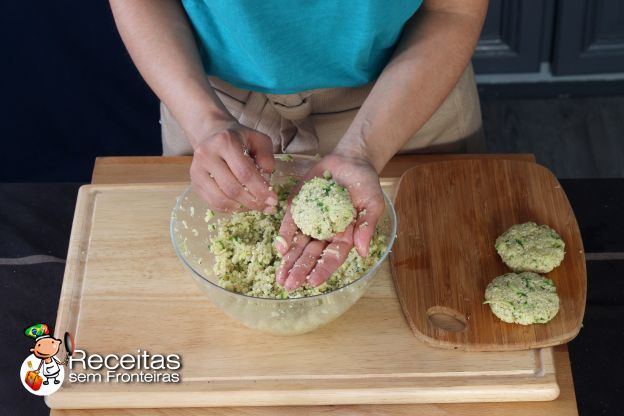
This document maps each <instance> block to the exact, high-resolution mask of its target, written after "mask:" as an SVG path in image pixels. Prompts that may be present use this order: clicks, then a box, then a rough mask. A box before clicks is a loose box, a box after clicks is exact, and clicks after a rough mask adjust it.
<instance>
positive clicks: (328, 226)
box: [291, 178, 355, 240]
mask: <svg viewBox="0 0 624 416" xmlns="http://www.w3.org/2000/svg"><path fill="white" fill-rule="evenodd" d="M291 209H292V217H293V220H294V221H295V224H297V227H299V229H300V230H301V232H303V233H304V234H306V235H309V236H310V237H312V238H316V239H317V240H329V239H331V238H332V237H333V236H334V235H336V234H337V233H341V232H343V231H344V230H345V229H346V228H347V227H348V226H349V224H351V222H352V221H353V219H354V218H355V208H353V204H352V203H351V197H350V196H349V192H348V191H347V190H346V189H345V188H344V187H342V186H340V185H338V184H337V183H336V182H335V181H334V180H333V179H328V178H312V179H311V180H309V181H307V182H306V183H304V184H303V186H302V187H301V190H300V191H299V193H298V194H297V196H295V198H294V199H293V201H292V208H291Z"/></svg>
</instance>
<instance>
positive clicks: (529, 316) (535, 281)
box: [483, 272, 559, 325]
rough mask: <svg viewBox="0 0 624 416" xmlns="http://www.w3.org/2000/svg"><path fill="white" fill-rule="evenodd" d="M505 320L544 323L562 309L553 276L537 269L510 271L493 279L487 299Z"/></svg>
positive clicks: (487, 292) (486, 301)
mask: <svg viewBox="0 0 624 416" xmlns="http://www.w3.org/2000/svg"><path fill="white" fill-rule="evenodd" d="M483 303H487V304H489V305H490V308H491V309H492V312H493V313H494V315H496V316H498V317H499V318H500V319H501V320H502V321H504V322H508V323H516V324H521V325H530V324H538V323H539V324H543V323H546V322H548V321H550V320H551V319H552V318H554V316H555V315H557V312H558V311H559V296H557V289H556V287H555V284H554V283H553V281H552V280H550V279H547V278H545V277H543V276H540V275H539V274H537V273H532V272H522V273H507V274H504V275H502V276H498V277H497V278H495V279H494V280H492V281H491V282H490V284H489V285H488V286H487V289H486V290H485V302H483Z"/></svg>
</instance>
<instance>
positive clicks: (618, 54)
mask: <svg viewBox="0 0 624 416" xmlns="http://www.w3.org/2000/svg"><path fill="white" fill-rule="evenodd" d="M553 67H554V72H555V73H556V74H557V75H573V74H592V73H594V74H595V73H607V72H624V2H622V0H565V1H559V2H558V7H557V21H556V41H555V54H554V62H553Z"/></svg>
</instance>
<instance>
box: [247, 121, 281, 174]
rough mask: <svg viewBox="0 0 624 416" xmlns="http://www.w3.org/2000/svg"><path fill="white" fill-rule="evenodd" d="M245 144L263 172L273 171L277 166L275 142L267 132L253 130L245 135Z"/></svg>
mask: <svg viewBox="0 0 624 416" xmlns="http://www.w3.org/2000/svg"><path fill="white" fill-rule="evenodd" d="M245 144H246V145H247V147H248V148H249V150H250V151H251V154H252V155H253V158H254V160H255V161H256V165H258V167H259V168H260V170H261V171H262V172H263V173H271V172H273V169H274V168H275V157H274V156H273V142H271V138H270V137H269V136H267V135H266V134H263V133H260V132H259V131H255V130H251V131H249V133H248V134H247V135H246V137H245Z"/></svg>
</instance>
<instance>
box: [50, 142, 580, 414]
mask: <svg viewBox="0 0 624 416" xmlns="http://www.w3.org/2000/svg"><path fill="white" fill-rule="evenodd" d="M515 157H516V158H517V160H529V161H534V160H535V158H534V156H533V155H526V154H524V155H522V154H517V155H515ZM400 158H401V162H400V163H398V164H397V163H395V161H396V160H397V157H395V158H393V159H392V160H391V161H390V163H389V164H388V166H387V168H390V169H391V170H393V171H394V173H393V174H392V175H391V176H400V174H401V173H402V172H403V171H404V170H406V169H407V168H410V167H413V166H414V165H415V164H417V163H420V162H422V159H421V156H420V155H414V156H400ZM408 158H409V159H411V160H410V163H407V162H406V159H408ZM170 159H178V158H168V157H156V158H155V157H110V158H98V160H97V161H96V163H95V166H94V174H93V178H92V181H93V183H99V184H110V183H141V182H158V181H161V182H162V181H166V182H180V181H188V169H189V167H190V158H183V159H185V160H183V161H182V160H178V161H176V163H175V166H176V169H175V170H170V172H169V175H166V176H165V177H161V178H158V179H156V178H155V176H158V175H159V172H161V170H162V169H163V167H164V166H167V165H172V164H173V163H172V162H171V160H170ZM554 361H555V367H556V377H557V383H558V385H559V386H560V389H561V393H560V396H559V398H557V399H556V400H553V401H541V402H505V403H493V402H490V403H432V404H403V405H345V406H304V407H296V406H279V407H273V406H262V407H228V408H224V407H212V408H162V409H153V408H145V409H136V408H123V406H121V405H118V406H116V407H117V408H115V409H78V410H70V409H67V410H60V409H56V410H52V411H51V413H50V415H51V416H82V415H87V416H147V415H159V416H165V415H166V416H213V415H239V414H245V415H276V416H286V415H292V414H298V415H299V414H301V415H339V416H343V415H388V416H392V415H397V416H403V415H415V414H418V415H422V416H439V415H447V416H451V415H462V416H464V415H465V416H477V415H479V416H481V415H483V416H489V415H500V414H505V415H508V416H524V415H552V416H574V415H578V411H577V406H576V397H575V393H574V384H573V382H572V372H571V368H570V359H569V354H568V350H567V346H566V345H560V346H557V347H554Z"/></svg>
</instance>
